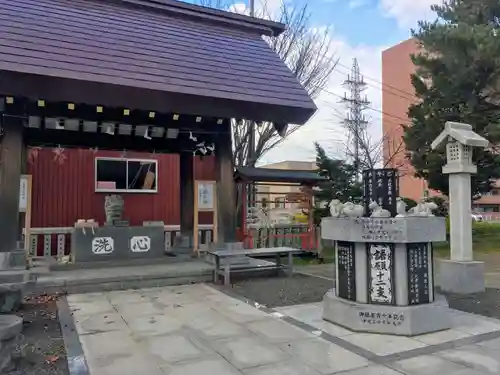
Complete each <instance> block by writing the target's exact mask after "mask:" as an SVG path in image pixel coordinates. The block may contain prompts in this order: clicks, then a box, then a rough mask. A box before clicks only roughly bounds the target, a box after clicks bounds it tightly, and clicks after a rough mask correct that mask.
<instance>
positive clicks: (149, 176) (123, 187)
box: [95, 158, 158, 193]
mask: <svg viewBox="0 0 500 375" xmlns="http://www.w3.org/2000/svg"><path fill="white" fill-rule="evenodd" d="M157 176H158V162H157V161H156V160H147V159H146V160H141V159H121V158H96V159H95V191H96V192H107V193H111V192H115V193H156V192H158V185H157Z"/></svg>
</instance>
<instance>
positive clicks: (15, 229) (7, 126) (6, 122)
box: [0, 116, 24, 252]
mask: <svg viewBox="0 0 500 375" xmlns="http://www.w3.org/2000/svg"><path fill="white" fill-rule="evenodd" d="M23 125H24V124H23V120H22V119H18V118H14V117H7V116H3V117H2V119H1V126H2V129H3V134H2V136H1V138H0V252H7V251H13V250H15V249H16V247H17V241H18V240H19V188H20V183H21V181H20V180H21V168H22V155H23Z"/></svg>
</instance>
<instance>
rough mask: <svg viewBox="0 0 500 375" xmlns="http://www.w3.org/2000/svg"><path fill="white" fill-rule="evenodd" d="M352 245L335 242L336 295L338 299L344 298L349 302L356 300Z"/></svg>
mask: <svg viewBox="0 0 500 375" xmlns="http://www.w3.org/2000/svg"><path fill="white" fill-rule="evenodd" d="M354 261H355V252H354V243H353V242H343V241H338V242H337V265H338V266H337V268H338V273H339V275H338V280H339V285H338V286H337V293H338V296H339V297H340V298H345V299H348V300H350V301H355V300H356V272H355V269H356V266H355V264H354Z"/></svg>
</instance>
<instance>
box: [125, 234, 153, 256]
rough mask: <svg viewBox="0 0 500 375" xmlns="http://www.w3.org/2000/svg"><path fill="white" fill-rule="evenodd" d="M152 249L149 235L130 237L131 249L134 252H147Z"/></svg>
mask: <svg viewBox="0 0 500 375" xmlns="http://www.w3.org/2000/svg"><path fill="white" fill-rule="evenodd" d="M150 249H151V238H149V237H148V236H134V237H132V238H131V239H130V250H132V252H133V253H145V252H147V251H149V250H150Z"/></svg>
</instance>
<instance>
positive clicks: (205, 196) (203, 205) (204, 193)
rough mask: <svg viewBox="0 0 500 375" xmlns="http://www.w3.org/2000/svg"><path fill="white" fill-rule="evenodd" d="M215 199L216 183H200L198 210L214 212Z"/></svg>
mask: <svg viewBox="0 0 500 375" xmlns="http://www.w3.org/2000/svg"><path fill="white" fill-rule="evenodd" d="M214 198H215V194H214V183H213V182H205V181H203V182H202V181H198V210H199V211H213V210H214V208H215V206H214Z"/></svg>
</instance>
